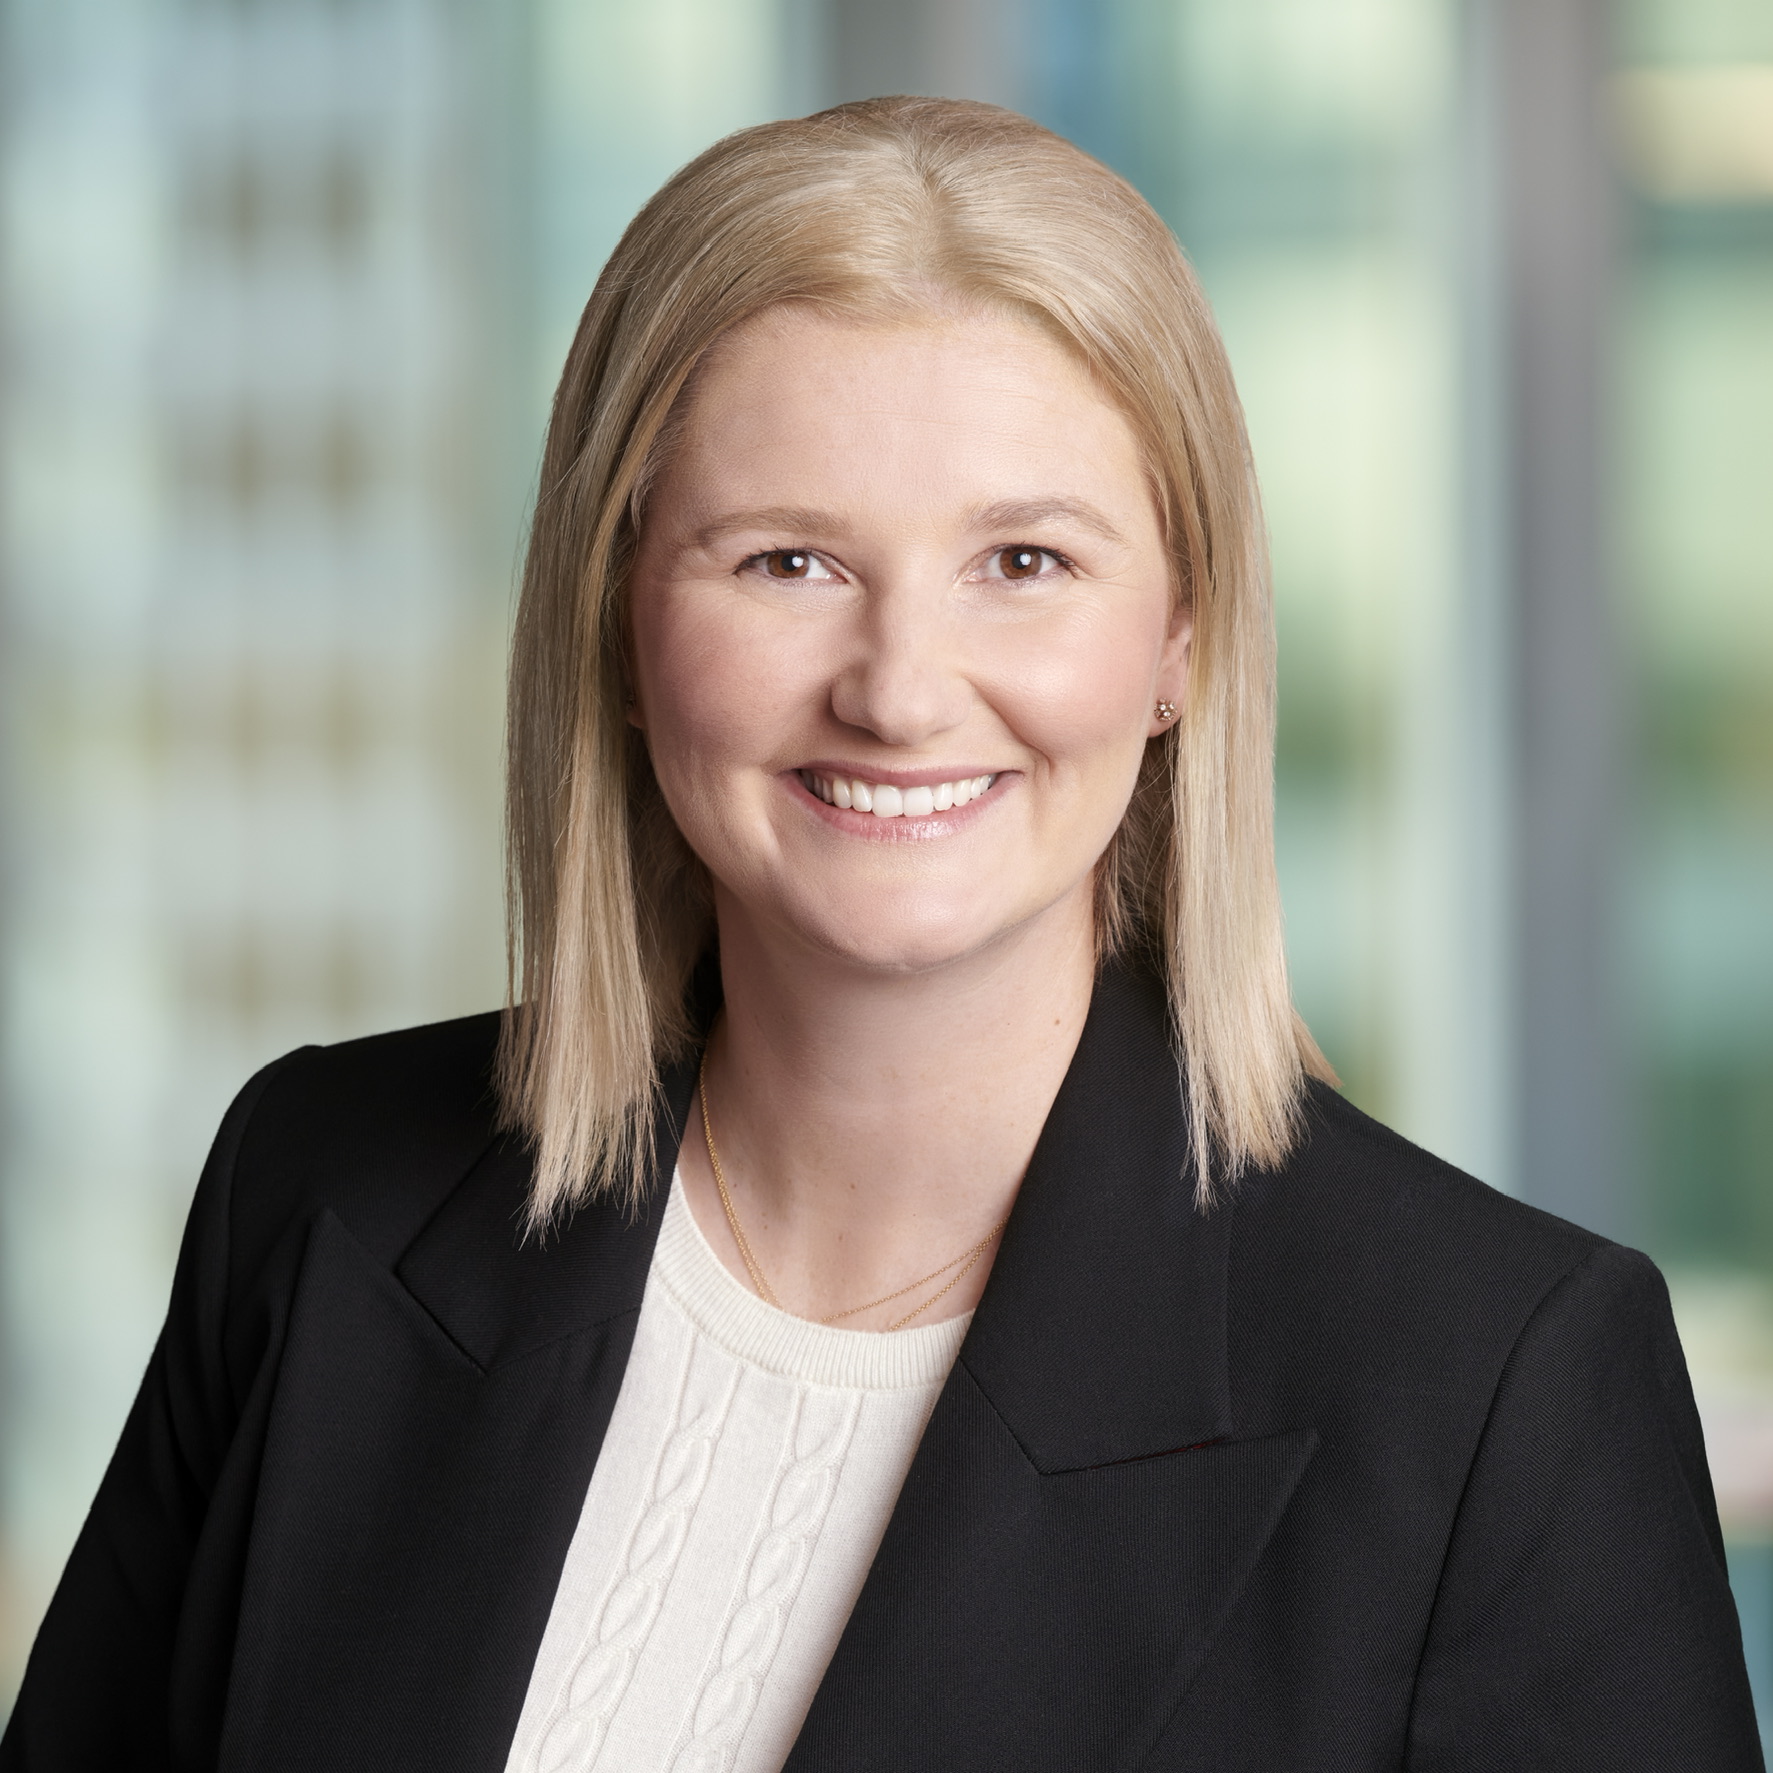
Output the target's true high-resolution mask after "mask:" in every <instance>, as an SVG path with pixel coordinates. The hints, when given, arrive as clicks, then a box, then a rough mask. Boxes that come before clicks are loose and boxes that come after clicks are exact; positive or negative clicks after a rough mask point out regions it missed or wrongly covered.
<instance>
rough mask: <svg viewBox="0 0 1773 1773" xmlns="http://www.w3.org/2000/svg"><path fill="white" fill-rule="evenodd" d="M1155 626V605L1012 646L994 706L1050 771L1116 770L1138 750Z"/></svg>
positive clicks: (1156, 647) (1156, 643)
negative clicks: (1047, 762)
mask: <svg viewBox="0 0 1773 1773" xmlns="http://www.w3.org/2000/svg"><path fill="white" fill-rule="evenodd" d="M1147 601H1148V600H1147V599H1143V598H1141V599H1140V600H1139V602H1140V604H1141V606H1143V605H1144V604H1145V603H1146V602H1147ZM1163 623H1164V616H1163V612H1162V611H1161V610H1160V609H1158V608H1156V607H1154V608H1152V609H1149V610H1147V609H1145V608H1143V607H1141V608H1139V609H1138V610H1114V611H1112V612H1111V613H1110V614H1108V615H1106V616H1105V615H1103V614H1101V613H1098V614H1097V615H1096V616H1095V617H1094V618H1093V619H1091V620H1084V621H1074V622H1069V623H1066V624H1065V625H1064V630H1063V632H1062V633H1059V634H1053V635H1047V636H1044V637H1043V638H1042V643H1041V644H1039V645H1037V646H1027V647H1017V648H1016V649H1015V655H1016V656H1015V657H1014V658H1013V659H1012V658H1006V659H1005V660H1004V668H1003V669H1001V670H1000V672H999V673H998V677H999V683H1000V686H1001V693H1000V697H999V706H1000V707H1001V708H1002V709H1003V711H1004V713H1005V715H1006V716H1007V717H1008V719H1009V720H1010V723H1011V724H1012V725H1013V726H1015V727H1017V728H1019V729H1020V734H1021V737H1022V738H1023V740H1024V742H1026V743H1028V744H1029V745H1031V746H1032V747H1033V748H1034V749H1035V750H1036V751H1038V752H1040V753H1042V754H1043V755H1045V756H1046V757H1047V758H1048V759H1049V760H1050V762H1051V763H1052V764H1053V766H1054V767H1055V768H1056V769H1060V770H1075V771H1082V772H1089V773H1094V772H1096V771H1106V772H1115V773H1118V772H1120V771H1121V770H1122V769H1124V767H1126V765H1127V762H1128V759H1129V758H1136V757H1137V756H1139V755H1140V754H1141V753H1142V752H1143V748H1144V744H1145V738H1146V727H1147V724H1148V721H1149V717H1150V712H1151V709H1150V701H1151V696H1150V686H1151V682H1152V680H1153V678H1154V676H1155V674H1156V670H1157V665H1158V659H1159V656H1160V653H1161V649H1162V645H1163V636H1164V626H1163Z"/></svg>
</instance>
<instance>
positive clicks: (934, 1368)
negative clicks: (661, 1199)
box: [652, 1170, 973, 1391]
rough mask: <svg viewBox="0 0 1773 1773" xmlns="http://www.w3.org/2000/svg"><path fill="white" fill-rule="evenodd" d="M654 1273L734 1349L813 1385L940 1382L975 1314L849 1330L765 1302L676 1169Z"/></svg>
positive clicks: (893, 1387)
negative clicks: (719, 1245)
mask: <svg viewBox="0 0 1773 1773" xmlns="http://www.w3.org/2000/svg"><path fill="white" fill-rule="evenodd" d="M652 1278H653V1280H655V1281H656V1282H657V1283H658V1284H659V1285H660V1286H661V1287H663V1289H664V1290H665V1291H666V1292H667V1293H668V1294H670V1296H671V1298H672V1300H673V1302H674V1303H675V1304H676V1305H677V1307H678V1309H679V1310H680V1311H682V1312H683V1314H684V1315H685V1316H686V1317H687V1318H688V1319H689V1320H690V1322H691V1323H692V1324H694V1326H695V1327H696V1328H697V1329H698V1330H699V1331H700V1332H701V1333H702V1334H703V1335H705V1336H707V1337H709V1338H711V1339H712V1340H713V1341H714V1342H717V1343H718V1344H719V1345H720V1346H721V1347H722V1348H724V1349H725V1350H726V1351H727V1353H728V1354H731V1355H733V1356H735V1357H736V1358H737V1359H739V1360H742V1361H745V1362H747V1363H748V1364H750V1365H752V1366H755V1367H761V1368H763V1369H764V1370H765V1371H767V1372H771V1373H775V1374H778V1375H780V1376H781V1377H783V1378H786V1379H797V1380H799V1381H801V1382H802V1383H803V1384H806V1385H824V1386H841V1387H844V1388H846V1389H851V1390H856V1391H903V1390H907V1389H913V1388H918V1387H926V1386H939V1385H941V1384H942V1382H943V1381H944V1380H945V1379H946V1378H947V1377H948V1370H949V1368H950V1367H952V1366H953V1365H954V1358H955V1356H956V1355H957V1354H958V1353H959V1352H960V1345H961V1343H962V1341H963V1340H964V1339H965V1337H966V1333H967V1326H968V1325H969V1324H970V1323H971V1322H972V1320H973V1314H972V1313H971V1312H970V1311H968V1312H963V1313H962V1314H961V1315H960V1316H958V1317H951V1318H946V1319H944V1320H943V1321H942V1322H941V1323H935V1324H924V1325H921V1326H918V1327H917V1328H914V1329H905V1330H845V1329H840V1328H839V1327H838V1326H837V1325H835V1324H816V1323H812V1322H810V1321H809V1320H808V1319H806V1318H803V1317H795V1316H794V1314H793V1313H792V1312H787V1311H782V1310H779V1309H778V1308H777V1307H776V1306H773V1305H766V1304H765V1303H764V1302H763V1300H761V1299H759V1298H758V1297H757V1295H756V1294H755V1293H753V1292H752V1291H751V1290H750V1289H749V1288H748V1287H746V1286H744V1285H743V1284H742V1283H741V1282H740V1281H739V1280H738V1278H737V1277H736V1276H734V1275H733V1274H731V1273H730V1272H729V1271H728V1269H727V1267H726V1264H725V1263H723V1262H722V1261H721V1259H720V1258H719V1257H718V1256H717V1255H715V1253H714V1250H713V1247H712V1246H711V1245H710V1244H709V1242H708V1240H707V1239H706V1238H705V1237H704V1236H703V1235H702V1228H701V1227H700V1226H699V1225H698V1224H697V1223H696V1218H695V1215H694V1214H693V1213H692V1212H691V1211H690V1207H689V1202H688V1201H687V1200H686V1199H685V1198H684V1193H683V1178H682V1176H681V1175H679V1174H678V1173H677V1172H676V1171H675V1170H673V1172H672V1175H671V1194H670V1198H669V1199H668V1200H667V1202H666V1204H665V1216H664V1220H663V1222H662V1223H661V1224H660V1226H659V1241H658V1244H657V1245H656V1247H655V1249H654V1252H653V1274H652Z"/></svg>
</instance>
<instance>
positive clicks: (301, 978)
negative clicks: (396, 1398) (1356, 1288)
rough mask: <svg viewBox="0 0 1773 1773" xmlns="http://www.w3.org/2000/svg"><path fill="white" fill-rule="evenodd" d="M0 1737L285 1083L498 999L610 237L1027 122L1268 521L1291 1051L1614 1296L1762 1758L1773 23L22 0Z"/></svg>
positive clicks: (1770, 1377) (3, 1146)
mask: <svg viewBox="0 0 1773 1773" xmlns="http://www.w3.org/2000/svg"><path fill="white" fill-rule="evenodd" d="M0 33H3V35H0V71H3V72H0V80H3V88H0V648H3V655H4V656H3V664H0V672H3V676H0V694H3V706H0V747H3V748H0V992H3V999H0V1001H3V1017H0V1068H3V1072H0V1435H3V1437H4V1438H3V1442H0V1704H4V1702H5V1696H6V1695H9V1694H10V1693H11V1691H12V1690H13V1687H14V1684H15V1683H16V1679H17V1675H18V1672H19V1670H20V1667H21V1666H22V1661H23V1657H24V1655H25V1653H26V1651H27V1649H28V1646H29V1642H30V1638H31V1635H32V1633H33V1631H34V1629H35V1625H36V1621H37V1619H38V1617H39V1615H40V1613H41V1610H42V1608H43V1605H44V1603H45V1601H46V1599H47V1596H48V1593H49V1590H50V1589H51V1587H52V1586H53V1583H54V1581H55V1578H56V1575H57V1573H58V1571H59V1568H60V1565H61V1562H62V1559H63V1558H64V1556H65V1555H66V1552H67V1549H68V1546H69V1545H70V1543H71V1541H72V1539H73V1536H74V1534H75V1532H76V1531H77V1529H78V1526H79V1522H80V1520H81V1517H82V1514H83V1511H84V1509H85V1506H86V1502H87V1500H88V1498H89V1496H90V1494H91V1492H92V1490H93V1488H94V1486H95V1484H96V1482H97V1480H98V1477H99V1474H100V1472H101V1470H102V1467H103V1464H104V1461H105V1459H106V1457H107V1455H108V1452H109V1449H110V1446H111V1444H112V1442H113V1440H114V1438H115V1436H116V1433H117V1431H118V1428H119V1426H120V1425H121V1422H122V1419H123V1416H124V1413H125V1410H126V1408H127V1406H128V1401H129V1398H130V1396H131V1393H132V1392H133V1389H134V1387H135V1384H136V1382H137V1379H138V1377H139V1375H140V1371H141V1368H142V1364H143V1362H144V1360H145V1358H146V1356H147V1352H148V1349H149V1347H150V1346H151V1344H152V1340H153V1337H154V1335H155V1332H156V1328H157V1325H158V1320H159V1317H160V1314H161V1312H162V1310H163V1308H164V1302H165V1296H166V1291H167V1286H168V1282H169V1278H170V1274H171V1268H172V1263H173V1260H174V1256H175V1252H176V1249H177V1242H178V1236H179V1230H180V1225H181V1221H182V1218H183V1214H184V1211H185V1208H186V1204H187V1202H188V1199H189V1196H190V1191H191V1188H192V1185H193V1183H194V1180H195V1177H196V1174H197V1171H198V1168H199V1166H200V1164H201V1162H202V1158H203V1154H204V1150H205V1148H206V1145H207V1142H208V1139H209V1137H210V1135H211V1133H212V1131H213V1129H214V1127H215V1124H216V1122H217V1120H218V1119H219V1117H220V1115H221V1113H222V1111H223V1109H224V1108H225V1107H226V1105H227V1102H228V1100H229V1098H230V1096H231V1095H232V1094H233V1092H234V1091H235V1090H236V1089H237V1088H238V1086H239V1085H240V1084H241V1082H242V1081H243V1080H244V1079H245V1078H246V1077H247V1075H248V1074H249V1073H250V1072H251V1071H253V1070H254V1069H255V1068H256V1067H257V1066H258V1065H260V1064H262V1063H263V1062H264V1061H266V1060H267V1059H269V1058H271V1057H273V1056H274V1055H276V1054H278V1053H280V1052H282V1051H284V1050H286V1049H287V1048H289V1047H291V1046H293V1045H296V1044H298V1043H301V1042H304V1041H326V1040H335V1039H339V1038H341V1037H345V1036H349V1035H353V1034H357V1033H362V1032H367V1031H370V1030H375V1029H382V1028H388V1027H394V1026H398V1025H401V1024H403V1023H411V1022H415V1021H422V1020H427V1019H434V1018H437V1017H442V1016H449V1015H455V1014H459V1013H463V1012H466V1011H470V1010H476V1009H481V1008H485V1007H488V1006H491V1005H493V1004H496V1003H497V1002H498V1001H499V1000H500V998H501V994H502V989H503V962H502V952H501V921H500V903H499V882H500V837H499V806H498V796H499V781H498V778H499V762H500V759H499V753H500V736H499V719H500V701H501V674H502V668H503V659H504V648H505V639H506V631H507V626H508V622H509V617H510V612H511V602H512V581H513V575H514V569H515V566H516V563H517V561H518V559H519V555H520V550H521V544H522V534H523V522H524V511H525V503H526V499H527V497H528V495H529V492H530V488H531V483H532V480H533V477H534V473H535V469H536V465H537V460H538V455H539V448H540V438H541V430H542V425H543V422H544V417H545V412H546V404H547V400H548V396H549V392H550V389H551V386H552V383H553V380H554V377H555V375H556V374H557V372H558V369H559V366H560V363H561V360H562V357H563V355H564V352H565V349H566V345H567V341H568V338H569V336H570V333H571V329H572V326H573V324H574V321H575V319H576V317H577V314H578V310H579V308H580V307H581V305H582V304H583V302H584V299H585V297H586V295H587V294H588V292H589V290H590V287H591V284H592V281H593V280H594V278H595V276H596V274H597V270H598V267H599V265H600V264H601V262H602V260H603V258H604V256H605V254H606V253H607V252H608V250H609V248H610V246H611V245H612V244H613V242H614V240H615V238H616V236H617V234H618V232H619V231H620V229H621V227H622V226H623V224H624V223H625V221H626V220H627V219H628V217H629V216H630V215H631V214H632V213H633V211H634V209H635V208H636V207H637V206H638V204H639V203H640V202H641V201H642V200H643V199H644V198H645V197H646V195H647V194H648V193H649V192H650V191H651V190H652V189H653V188H654V187H655V186H656V185H657V184H658V183H659V182H660V181H661V180H662V179H663V178H664V177H665V176H666V175H667V174H668V173H669V172H670V171H671V170H672V169H673V168H674V167H676V166H677V165H679V164H680V163H681V162H682V161H684V160H685V159H687V158H688V157H689V156H690V155H692V154H693V153H695V152H696V151H697V150H698V149H700V148H702V147H703V146H705V145H706V144H707V143H708V142H710V141H712V140H714V139H715V138H716V137H718V136H720V135H722V134H724V133H726V132H727V131H729V130H731V129H735V128H738V127H740V126H741V125H745V124H749V123H753V122H757V121H761V120H763V119H765V118H768V117H772V116H778V115H785V114H792V113H798V112H802V111H806V110H810V109H813V108H816V107H817V106H819V105H822V104H826V103H830V102H834V101H836V100H840V99H846V98H853V97H861V96H866V95H868V94H871V93H877V92H896V91H917V92H934V93H946V94H951V95H961V96H974V97H981V98H987V99H992V100H996V101H999V102H1002V103H1006V104H1011V105H1014V106H1016V107H1018V108H1020V109H1023V110H1026V111H1028V112H1030V113H1031V114H1033V115H1034V116H1036V117H1038V118H1040V119H1042V120H1043V121H1045V122H1047V123H1049V124H1050V125H1051V126H1052V127H1054V128H1056V129H1058V130H1060V131H1061V132H1063V133H1065V134H1067V135H1069V136H1070V137H1072V138H1073V139H1074V140H1076V141H1078V142H1079V143H1081V144H1082V145H1083V146H1084V147H1086V148H1088V149H1090V150H1091V151H1092V152H1094V153H1096V154H1099V155H1100V156H1102V157H1103V158H1104V159H1106V160H1107V161H1109V162H1110V163H1111V164H1113V165H1114V166H1116V167H1118V168H1119V169H1120V170H1121V171H1123V172H1124V173H1126V174H1127V175H1128V176H1129V177H1130V178H1132V179H1133V180H1134V182H1135V183H1137V184H1138V185H1139V186H1140V188H1141V189H1142V190H1144V191H1145V193H1146V194H1147V195H1148V196H1149V197H1150V198H1151V200H1152V201H1153V202H1154V203H1155V204H1156V205H1157V206H1158V208H1159V209H1160V210H1161V211H1162V212H1163V214H1164V215H1165V216H1166V217H1167V219H1168V220H1169V221H1170V223H1171V224H1172V226H1173V227H1174V228H1175V229H1176V231H1177V233H1178V235H1179V236H1180V238H1181V240H1182V242H1183V244H1184V246H1185V247H1186V249H1187V250H1188V252H1189V254H1190V255H1191V257H1192V258H1193V260H1194V262H1195V264H1196V266H1197V267H1198V269H1199V271H1200V274H1201V276H1202V278H1203V280H1204V282H1205V284H1206V286H1207V289H1208V291H1209V293H1210V295H1211V296H1212V298H1213V301H1214V303H1215V305H1216V307H1217V310H1218V313H1219V316H1220V320H1221V323H1222V325H1223V328H1224V331H1225V334H1226V337H1227V340H1228V342H1229V346H1230V350H1231V355H1232V359H1233V362H1234V364H1235V366H1236V369H1237V372H1238V375H1239V380H1240V384H1241V387H1242V390H1243V394H1244V398H1245V401H1246V403H1247V406H1248V409H1249V414H1250V420H1251V425H1252V430H1253V434H1254V439H1255V450H1256V457H1257V463H1258V466H1259V469H1260V471H1261V474H1262V478H1263V483H1264V487H1265V491H1266V496H1267V501H1268V511H1269V517H1270V522H1271V526H1272V532H1273V544H1274V556H1275V571H1276V582H1277V592H1278V600H1279V611H1280V615H1279V620H1280V631H1281V661H1282V663H1281V673H1282V708H1283V715H1282V725H1281V740H1280V787H1279V795H1280V830H1281V846H1282V868H1283V876H1284V886H1285V890H1286V898H1287V908H1288V916H1289V931H1290V942H1291V948H1292V959H1293V965H1294V968H1295V972H1296V977H1297V983H1298V990H1299V995H1300V999H1301V1002H1302V1006H1303V1008H1304V1010H1305V1012H1306V1015H1307V1016H1308V1018H1309V1019H1310V1021H1311V1023H1312V1026H1313V1027H1314V1029H1315V1030H1316V1031H1317V1033H1318V1035H1319V1037H1320V1038H1321V1039H1322V1041H1323V1043H1324V1045H1325V1046H1326V1047H1327V1049H1328V1050H1329V1052H1330V1054H1331V1056H1332V1058H1333V1059H1334V1061H1335V1062H1336V1064H1337V1065H1338V1066H1339V1067H1340V1068H1341V1071H1342V1074H1343V1077H1344V1078H1345V1080H1346V1082H1347V1086H1348V1089H1349V1092H1350V1094H1351V1095H1352V1096H1353V1097H1354V1098H1355V1099H1356V1100H1357V1101H1358V1102H1360V1103H1361V1104H1362V1105H1363V1106H1364V1107H1366V1108H1368V1109H1370V1110H1371V1111H1373V1112H1375V1113H1377V1114H1379V1115H1381V1116H1382V1117H1384V1118H1386V1119H1388V1120H1390V1121H1391V1122H1393V1123H1394V1124H1395V1125H1397V1126H1398V1127H1399V1128H1400V1129H1402V1130H1403V1131H1404V1132H1406V1133H1407V1134H1409V1135H1410V1136H1411V1137H1413V1138H1415V1139H1417V1140H1419V1141H1421V1142H1422V1143H1424V1144H1426V1145H1428V1146H1430V1147H1431V1148H1433V1149H1434V1150H1436V1151H1439V1152H1441V1153H1442V1154H1443V1155H1445V1156H1447V1157H1449V1158H1451V1159H1452V1160H1453V1161H1455V1162H1457V1163H1459V1164H1462V1165H1464V1166H1465V1167H1467V1168H1469V1169H1471V1170H1473V1171H1475V1172H1476V1173H1477V1174H1478V1175H1480V1176H1482V1177H1484V1178H1485V1179H1486V1180H1488V1181H1490V1182H1493V1183H1495V1184H1496V1185H1498V1186H1499V1187H1502V1188H1506V1189H1509V1190H1511V1191H1513V1192H1516V1193H1519V1194H1521V1195H1524V1196H1526V1197H1527V1198H1529V1199H1531V1200H1534V1201H1536V1202H1539V1203H1541V1204H1543V1205H1546V1206H1548V1207H1550V1208H1551V1209H1552V1210H1554V1211H1557V1212H1561V1213H1565V1214H1567V1215H1568V1216H1570V1217H1572V1218H1575V1219H1578V1220H1580V1221H1582V1222H1584V1223H1586V1224H1590V1225H1593V1226H1595V1227H1597V1228H1599V1229H1601V1230H1604V1231H1606V1232H1608V1233H1610V1234H1612V1235H1615V1236H1619V1237H1622V1238H1624V1239H1626V1240H1628V1241H1630V1242H1633V1243H1636V1244H1638V1245H1640V1246H1642V1247H1645V1248H1647V1249H1649V1250H1650V1251H1651V1252H1652V1253H1653V1254H1654V1255H1655V1256H1656V1257H1657V1259H1658V1260H1659V1261H1660V1262H1661V1263H1662V1264H1663V1265H1664V1267H1665V1269H1666V1271H1667V1273H1668V1275H1669V1277H1670V1281H1671V1284H1672V1286H1673V1289H1674V1292H1675V1297H1676V1302H1677V1309H1678V1313H1679V1316H1680V1321H1681V1327H1682V1333H1683V1338H1684V1340H1685V1342H1686V1346H1687V1350H1688V1354H1689V1358H1690V1360H1691V1362H1692V1366H1693V1370H1694V1376H1695V1380H1696V1384H1697V1387H1698V1390H1699V1394H1700V1400H1701V1406H1702V1410H1703V1413H1704V1416H1705V1420H1706V1428H1707V1437H1708V1442H1709V1445H1710V1450H1711V1457H1712V1461H1713V1468H1714V1473H1715V1476H1716V1479H1717V1483H1718V1489H1719V1494H1720V1499H1721V1502H1722V1506H1723V1510H1724V1514H1725V1517H1726V1522H1727V1527H1728V1532H1729V1536H1730V1540H1731V1551H1732V1568H1733V1575H1734V1579H1735V1582H1736V1587H1737V1593H1738V1599H1739V1602H1740V1605H1741V1609H1742V1613H1743V1619H1744V1625H1745V1629H1746V1632H1747V1636H1748V1644H1749V1655H1750V1661H1751V1667H1752V1671H1753V1675H1754V1678H1755V1680H1756V1682H1757V1683H1758V1690H1759V1693H1760V1696H1761V1699H1762V1705H1763V1716H1768V1717H1773V1549H1770V1548H1773V0H1614V3H1613V4H1604V3H1603V0H0Z"/></svg>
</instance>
